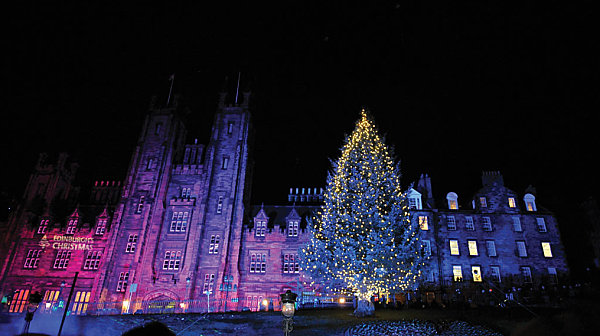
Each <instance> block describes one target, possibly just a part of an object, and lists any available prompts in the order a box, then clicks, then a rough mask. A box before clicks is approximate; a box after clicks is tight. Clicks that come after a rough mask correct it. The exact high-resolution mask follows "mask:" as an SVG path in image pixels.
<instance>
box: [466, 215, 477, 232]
mask: <svg viewBox="0 0 600 336" xmlns="http://www.w3.org/2000/svg"><path fill="white" fill-rule="evenodd" d="M465 220H466V221H467V223H466V224H465V229H467V231H475V225H474V224H473V217H465Z"/></svg>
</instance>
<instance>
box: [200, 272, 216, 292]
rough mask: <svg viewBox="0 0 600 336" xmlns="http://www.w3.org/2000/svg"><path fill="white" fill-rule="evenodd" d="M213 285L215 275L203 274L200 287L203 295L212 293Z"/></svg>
mask: <svg viewBox="0 0 600 336" xmlns="http://www.w3.org/2000/svg"><path fill="white" fill-rule="evenodd" d="M214 284H215V275H214V274H205V275H204V286H203V287H202V292H203V293H205V294H206V293H209V292H210V293H212V291H213V287H214Z"/></svg>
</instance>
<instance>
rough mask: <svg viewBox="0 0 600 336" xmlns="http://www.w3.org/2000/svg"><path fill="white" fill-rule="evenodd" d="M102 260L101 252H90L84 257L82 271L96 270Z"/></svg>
mask: <svg viewBox="0 0 600 336" xmlns="http://www.w3.org/2000/svg"><path fill="white" fill-rule="evenodd" d="M101 258H102V252H101V251H90V252H88V254H87V255H86V256H85V261H84V263H83V269H84V270H97V269H98V267H99V266H100V259H101Z"/></svg>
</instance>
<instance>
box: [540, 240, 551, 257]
mask: <svg viewBox="0 0 600 336" xmlns="http://www.w3.org/2000/svg"><path fill="white" fill-rule="evenodd" d="M542 251H543V252H544V257H545V258H552V248H551V246H550V243H549V242H542Z"/></svg>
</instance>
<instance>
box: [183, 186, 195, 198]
mask: <svg viewBox="0 0 600 336" xmlns="http://www.w3.org/2000/svg"><path fill="white" fill-rule="evenodd" d="M191 195H192V188H181V198H190V196H191Z"/></svg>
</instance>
